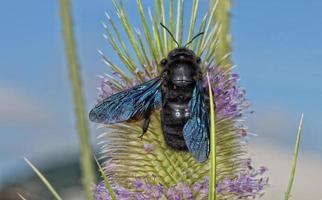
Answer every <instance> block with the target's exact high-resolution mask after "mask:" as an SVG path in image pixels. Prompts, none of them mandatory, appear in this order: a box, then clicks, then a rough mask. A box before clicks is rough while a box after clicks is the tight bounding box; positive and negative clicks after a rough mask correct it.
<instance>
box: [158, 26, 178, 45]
mask: <svg viewBox="0 0 322 200" xmlns="http://www.w3.org/2000/svg"><path fill="white" fill-rule="evenodd" d="M160 25H161V26H162V27H163V28H164V29H165V30H167V32H168V33H169V35H170V36H171V37H172V39H173V41H174V42H175V43H176V44H177V46H178V47H179V46H180V45H179V43H178V42H177V40H176V39H175V38H174V36H173V35H172V33H171V32H170V30H169V29H168V28H167V27H166V26H165V25H163V24H162V23H160Z"/></svg>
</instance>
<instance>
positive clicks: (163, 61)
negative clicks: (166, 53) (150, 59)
mask: <svg viewBox="0 0 322 200" xmlns="http://www.w3.org/2000/svg"><path fill="white" fill-rule="evenodd" d="M167 63H168V61H167V59H165V58H163V59H162V60H161V62H160V64H161V65H162V66H165V65H166V64H167Z"/></svg>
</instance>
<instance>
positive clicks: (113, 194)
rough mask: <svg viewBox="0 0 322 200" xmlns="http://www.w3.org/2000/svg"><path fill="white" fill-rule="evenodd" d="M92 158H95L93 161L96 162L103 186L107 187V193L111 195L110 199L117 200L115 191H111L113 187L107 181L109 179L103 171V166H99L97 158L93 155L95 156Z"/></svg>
mask: <svg viewBox="0 0 322 200" xmlns="http://www.w3.org/2000/svg"><path fill="white" fill-rule="evenodd" d="M94 159H95V162H96V164H97V167H98V169H99V171H100V174H101V176H102V177H103V180H104V184H105V187H106V188H107V190H108V193H109V195H110V196H111V199H112V200H117V199H116V195H115V193H114V191H113V188H112V186H111V184H110V181H109V180H108V178H107V177H106V175H105V173H104V170H103V168H102V167H101V165H100V163H99V162H98V160H97V159H96V157H95V156H94Z"/></svg>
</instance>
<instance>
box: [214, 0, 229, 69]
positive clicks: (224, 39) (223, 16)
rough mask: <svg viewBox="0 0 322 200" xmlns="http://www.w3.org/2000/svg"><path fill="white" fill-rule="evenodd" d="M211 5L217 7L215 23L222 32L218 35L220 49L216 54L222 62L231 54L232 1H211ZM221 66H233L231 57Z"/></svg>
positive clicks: (217, 58)
mask: <svg viewBox="0 0 322 200" xmlns="http://www.w3.org/2000/svg"><path fill="white" fill-rule="evenodd" d="M211 4H212V5H213V6H214V5H216V4H217V5H216V6H217V8H216V12H214V13H213V16H212V17H213V18H214V20H213V22H215V23H218V24H219V26H220V27H221V31H220V32H219V33H218V39H219V43H218V48H217V50H216V52H215V58H216V60H222V58H224V57H225V56H226V55H227V54H229V53H230V52H231V47H230V44H231V35H230V7H231V1H230V0H211ZM221 66H226V67H227V66H228V67H231V66H232V62H231V59H230V56H228V57H226V58H225V59H224V61H223V63H222V65H221Z"/></svg>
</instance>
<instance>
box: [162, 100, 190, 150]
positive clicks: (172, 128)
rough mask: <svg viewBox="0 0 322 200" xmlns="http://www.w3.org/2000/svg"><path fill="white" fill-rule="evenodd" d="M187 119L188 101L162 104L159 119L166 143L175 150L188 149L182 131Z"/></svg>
mask: <svg viewBox="0 0 322 200" xmlns="http://www.w3.org/2000/svg"><path fill="white" fill-rule="evenodd" d="M188 119H189V110H188V103H182V102H167V103H166V104H165V105H164V106H163V108H162V112H161V120H162V129H163V135H164V139H165V141H166V143H167V145H169V146H170V147H172V148H174V149H177V150H188V149H187V146H186V144H185V141H184V138H183V132H182V130H183V127H184V125H185V124H186V122H187V120H188Z"/></svg>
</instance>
